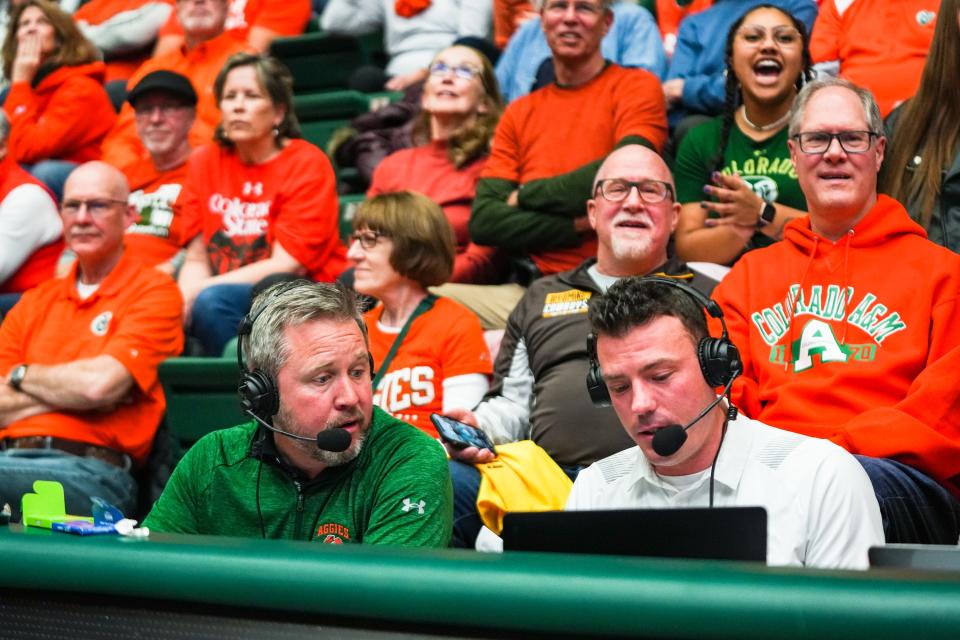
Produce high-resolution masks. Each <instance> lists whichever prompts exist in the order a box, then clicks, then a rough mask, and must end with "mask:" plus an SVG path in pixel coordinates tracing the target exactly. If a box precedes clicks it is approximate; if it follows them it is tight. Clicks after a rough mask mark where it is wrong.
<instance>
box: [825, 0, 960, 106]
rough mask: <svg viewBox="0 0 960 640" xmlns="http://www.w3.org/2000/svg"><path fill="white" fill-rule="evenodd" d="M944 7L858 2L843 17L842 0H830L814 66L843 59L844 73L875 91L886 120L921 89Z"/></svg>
mask: <svg viewBox="0 0 960 640" xmlns="http://www.w3.org/2000/svg"><path fill="white" fill-rule="evenodd" d="M939 7H940V0H896V1H895V2H894V1H891V0H853V2H852V3H851V4H850V6H848V7H847V9H846V11H844V12H843V14H842V15H841V14H840V13H839V12H838V11H837V5H836V0H826V1H825V2H823V4H821V5H820V13H819V15H818V16H817V21H816V22H815V23H814V25H813V34H812V36H811V38H810V55H811V57H812V58H813V62H814V63H818V62H829V61H831V60H839V61H840V75H841V76H843V77H844V78H846V79H847V80H850V81H851V82H853V83H854V84H856V85H858V86H861V87H866V88H867V89H870V91H872V92H873V95H874V97H875V98H876V99H877V104H878V105H879V107H880V113H881V114H883V116H884V117H886V115H887V114H888V113H890V111H892V110H893V108H894V107H895V106H897V104H898V103H899V102H901V101H903V100H907V99H908V98H911V97H912V96H913V94H914V93H916V91H917V87H919V86H920V75H921V74H922V73H923V66H924V64H926V60H927V52H928V51H929V50H930V43H931V42H932V41H933V29H934V27H935V26H936V24H937V21H936V15H937V11H939ZM947 19H949V20H955V19H956V16H947Z"/></svg>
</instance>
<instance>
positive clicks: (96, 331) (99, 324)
mask: <svg viewBox="0 0 960 640" xmlns="http://www.w3.org/2000/svg"><path fill="white" fill-rule="evenodd" d="M111 320H113V312H112V311H104V312H103V313H101V314H100V315H98V316H97V317H96V318H94V319H93V322H91V323H90V332H91V333H92V334H93V335H95V336H105V335H107V331H108V330H109V329H110V321H111Z"/></svg>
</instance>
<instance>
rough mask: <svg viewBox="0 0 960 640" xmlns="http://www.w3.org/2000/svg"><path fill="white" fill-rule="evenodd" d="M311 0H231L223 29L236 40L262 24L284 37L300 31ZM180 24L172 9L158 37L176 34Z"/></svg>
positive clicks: (181, 29) (306, 18) (304, 23)
mask: <svg viewBox="0 0 960 640" xmlns="http://www.w3.org/2000/svg"><path fill="white" fill-rule="evenodd" d="M311 10H312V9H311V7H310V0H230V4H229V6H228V7H227V23H226V30H227V31H228V32H230V33H232V34H233V35H234V37H235V38H238V39H239V40H246V39H247V32H248V31H250V27H254V26H256V27H263V28H264V29H269V30H270V31H276V32H277V33H279V34H280V35H283V36H296V35H300V34H301V33H303V30H304V29H305V28H306V26H307V21H308V20H309V19H310V11H311ZM182 33H183V27H181V26H180V21H179V20H178V19H177V12H176V11H174V12H173V13H171V14H170V18H168V19H167V23H166V24H165V25H163V27H161V29H160V36H161V37H163V36H169V35H179V34H182Z"/></svg>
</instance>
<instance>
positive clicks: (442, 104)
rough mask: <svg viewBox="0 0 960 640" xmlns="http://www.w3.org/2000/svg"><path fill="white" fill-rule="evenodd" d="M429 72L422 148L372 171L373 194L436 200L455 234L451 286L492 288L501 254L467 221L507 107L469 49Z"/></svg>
mask: <svg viewBox="0 0 960 640" xmlns="http://www.w3.org/2000/svg"><path fill="white" fill-rule="evenodd" d="M429 72H430V75H429V76H428V77H427V80H426V82H425V83H424V87H423V97H422V107H423V110H422V111H421V113H420V116H419V119H418V120H417V123H416V125H415V128H414V140H415V141H416V142H419V143H420V146H417V147H414V148H411V149H402V150H400V151H397V152H395V153H393V154H391V155H389V156H387V158H385V159H384V160H383V162H381V163H380V165H379V166H378V167H377V169H376V171H375V172H374V174H373V180H372V183H371V185H370V189H369V191H368V192H367V195H368V196H375V195H377V194H380V193H387V192H392V191H402V190H412V191H417V192H419V193H422V194H424V195H426V196H429V197H430V198H432V199H433V200H434V201H435V202H436V203H437V204H439V205H440V207H441V208H442V209H443V212H444V214H445V215H446V216H447V220H449V221H450V225H451V226H452V227H453V230H454V233H455V234H456V241H457V257H456V260H455V262H454V268H453V273H452V274H451V277H450V280H451V281H452V282H470V283H475V284H483V283H490V282H494V281H496V280H497V276H498V275H499V273H498V272H499V266H500V265H499V263H498V261H497V259H496V251H495V250H494V249H492V248H490V247H480V246H478V245H475V244H473V243H472V242H470V236H469V233H468V231H467V223H468V222H469V220H470V209H471V207H472V205H473V198H474V195H475V194H476V189H477V181H478V180H479V179H480V172H481V171H482V170H483V166H484V163H485V162H486V156H487V153H488V152H489V149H490V140H491V139H492V138H493V132H494V130H495V129H496V127H497V121H498V120H499V118H500V112H501V111H502V109H503V103H502V100H501V98H500V91H499V89H498V88H497V79H496V76H495V75H494V72H493V67H492V66H491V65H490V62H489V61H488V60H487V58H486V57H485V56H484V55H482V54H481V53H479V52H478V51H476V50H475V49H472V48H470V47H465V46H453V47H448V48H447V49H444V50H443V51H441V52H440V53H438V54H437V55H436V57H434V59H433V62H432V63H431V64H430V69H429Z"/></svg>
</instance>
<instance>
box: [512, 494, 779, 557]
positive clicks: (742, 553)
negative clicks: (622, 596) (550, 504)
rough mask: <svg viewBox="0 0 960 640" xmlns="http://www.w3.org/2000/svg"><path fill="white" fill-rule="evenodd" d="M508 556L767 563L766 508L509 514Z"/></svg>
mask: <svg viewBox="0 0 960 640" xmlns="http://www.w3.org/2000/svg"><path fill="white" fill-rule="evenodd" d="M502 537H503V549H504V551H556V552H561V553H593V554H601V555H627V556H653V557H661V558H695V559H703V560H745V561H756V562H766V559H767V512H766V509H764V508H763V507H716V508H712V509H711V508H691V509H625V510H610V511H543V512H537V513H508V514H506V515H505V516H504V518H503V532H502Z"/></svg>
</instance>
